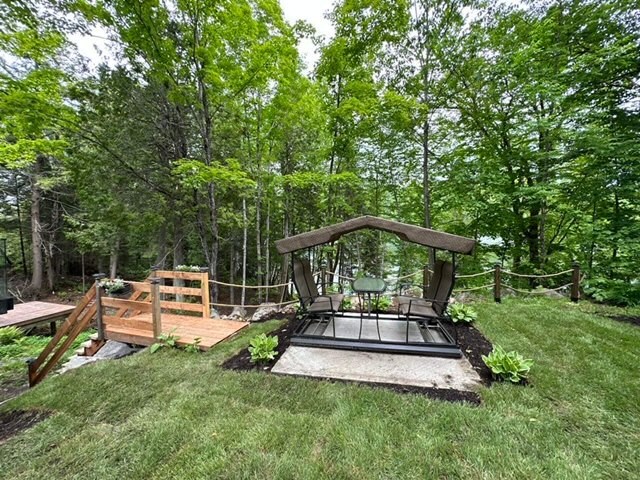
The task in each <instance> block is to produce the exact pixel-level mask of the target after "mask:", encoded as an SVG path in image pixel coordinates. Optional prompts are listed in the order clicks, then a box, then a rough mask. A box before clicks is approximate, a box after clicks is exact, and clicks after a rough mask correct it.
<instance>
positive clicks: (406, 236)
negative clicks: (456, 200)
mask: <svg viewBox="0 0 640 480" xmlns="http://www.w3.org/2000/svg"><path fill="white" fill-rule="evenodd" d="M365 228H368V229H373V230H383V231H385V232H390V233H394V234H396V235H397V236H398V237H399V238H400V239H401V240H404V241H405V242H411V243H417V244H418V245H423V246H425V247H432V248H437V249H440V250H448V251H450V252H454V253H462V254H465V255H470V254H471V253H473V248H474V247H475V244H476V241H475V240H473V239H472V238H467V237H461V236H459V235H453V234H451V233H445V232H439V231H437V230H431V229H429V228H424V227H417V226H415V225H408V224H406V223H401V222H396V221H393V220H387V219H384V218H379V217H373V216H370V215H365V216H363V217H358V218H352V219H351V220H347V221H345V222H341V223H336V224H334V225H329V226H328V227H323V228H319V229H317V230H312V231H310V232H305V233H301V234H299V235H294V236H292V237H287V238H283V239H281V240H278V241H276V248H277V250H278V252H280V253H281V254H285V253H291V252H295V251H297V250H302V249H304V248H309V247H314V246H316V245H322V244H325V243H331V242H334V241H336V240H338V239H339V238H340V237H341V236H342V235H345V234H347V233H351V232H355V231H356V230H362V229H365Z"/></svg>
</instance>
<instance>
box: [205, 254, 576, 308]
mask: <svg viewBox="0 0 640 480" xmlns="http://www.w3.org/2000/svg"><path fill="white" fill-rule="evenodd" d="M426 272H429V273H432V272H431V271H430V270H427V269H426V268H425V269H423V270H418V271H415V272H413V273H409V274H407V275H402V276H400V277H397V278H396V279H395V280H394V281H391V282H388V284H387V285H388V286H395V287H396V288H393V289H392V290H397V291H398V293H399V292H400V289H401V288H398V287H402V286H404V285H403V284H402V283H401V282H400V280H404V279H407V278H411V277H415V276H416V275H418V274H422V275H423V276H424V275H426ZM489 274H493V276H494V278H493V282H492V283H488V284H485V285H479V286H469V287H464V288H456V289H454V292H455V293H466V292H475V291H478V290H484V289H487V288H489V289H493V295H494V300H495V301H496V302H500V301H501V298H502V289H506V290H511V291H513V292H516V293H521V294H525V295H543V294H546V293H551V292H558V291H560V290H564V289H568V288H570V292H571V295H570V298H571V300H572V301H573V302H577V301H578V299H579V298H580V284H581V283H582V282H583V280H584V279H585V275H582V276H581V275H580V265H579V264H578V263H574V264H573V266H572V268H571V269H568V270H563V271H562V272H556V273H548V274H541V275H531V274H522V273H516V272H511V271H509V270H502V268H501V266H500V264H496V265H495V266H494V268H493V269H489V270H484V271H482V272H477V273H470V274H466V275H456V279H458V280H463V279H471V278H478V277H483V276H485V275H489ZM568 274H571V276H572V278H571V282H569V283H565V284H564V285H561V286H559V287H554V288H545V289H540V288H535V289H529V290H524V289H521V288H516V287H514V286H512V285H509V284H507V283H504V282H503V280H502V275H510V276H513V277H516V278H522V279H530V280H531V279H548V278H554V277H558V276H561V275H568ZM313 276H314V277H317V276H320V279H321V280H325V279H326V278H327V277H329V278H336V277H337V278H338V283H340V281H341V280H347V281H353V280H355V279H354V278H353V277H349V276H346V275H342V274H340V273H337V272H327V271H325V270H322V271H320V272H315V273H313ZM323 276H325V278H324V279H322V277H323ZM209 282H210V283H212V284H216V285H222V286H225V287H233V288H247V289H258V290H259V289H271V288H286V289H289V288H291V287H292V285H293V282H287V283H279V284H276V285H241V284H233V283H226V282H220V281H218V280H209ZM320 283H321V284H323V293H324V284H325V282H324V281H321V282H320ZM426 283H427V282H426V278H423V285H425V284H426ZM420 288H422V287H420ZM281 300H284V299H283V298H281ZM297 302H298V300H290V301H286V302H285V301H281V302H279V303H271V302H269V305H271V306H281V305H291V304H293V303H297ZM211 305H213V306H216V307H236V306H242V307H247V308H257V307H260V306H263V304H258V305H256V304H249V305H247V304H245V305H238V304H228V303H211Z"/></svg>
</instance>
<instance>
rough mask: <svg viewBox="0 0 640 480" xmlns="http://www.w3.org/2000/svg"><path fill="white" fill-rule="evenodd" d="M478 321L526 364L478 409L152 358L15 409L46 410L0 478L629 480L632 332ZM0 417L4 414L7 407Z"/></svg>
mask: <svg viewBox="0 0 640 480" xmlns="http://www.w3.org/2000/svg"><path fill="white" fill-rule="evenodd" d="M476 307H477V310H478V311H479V319H480V320H479V323H478V325H479V328H480V329H481V330H483V331H484V332H485V334H486V335H487V336H488V337H489V338H490V339H491V340H492V341H493V342H494V343H499V344H501V345H502V346H503V347H505V348H506V349H517V350H518V351H520V352H521V353H523V354H524V355H526V356H527V357H532V358H533V359H534V360H535V361H536V364H535V366H534V367H533V370H532V376H531V381H532V384H533V386H532V387H516V386H512V385H506V384H505V385H503V384H497V385H494V386H492V387H491V388H488V389H487V388H485V389H483V390H482V391H481V395H482V398H483V402H484V403H483V405H482V406H480V407H472V406H467V405H462V404H451V403H444V402H440V401H435V400H430V399H428V398H425V397H421V396H417V395H400V394H396V393H394V392H392V391H389V390H383V389H374V388H369V387H363V386H357V385H346V384H333V383H329V382H324V381H314V380H305V379H297V378H289V377H281V376H276V375H268V374H261V373H255V372H244V373H241V372H231V371H226V370H222V369H221V368H219V366H218V365H219V364H220V363H221V362H222V361H223V360H224V359H225V358H227V357H228V356H230V355H231V354H232V353H234V352H236V351H237V350H238V349H240V348H244V347H246V345H247V344H248V339H249V338H250V337H251V336H253V335H255V334H257V333H260V332H264V331H269V330H271V329H272V328H274V326H275V323H274V322H270V323H268V324H265V325H259V326H252V327H251V328H250V329H248V331H246V332H244V333H243V334H242V335H241V336H240V337H238V338H237V339H236V340H234V341H232V342H228V343H226V344H223V345H221V346H219V347H217V348H214V349H213V350H211V351H210V352H208V353H205V354H188V353H185V352H178V351H162V352H160V353H157V354H154V355H150V354H147V353H143V354H140V355H137V356H134V357H130V358H127V359H123V360H118V361H113V362H102V363H98V364H94V365H90V366H88V367H84V368H82V369H79V370H77V371H74V372H70V373H68V374H65V375H62V376H59V377H53V378H49V379H47V380H46V381H45V382H43V383H42V384H41V385H40V386H38V387H36V388H35V389H34V390H32V391H30V392H29V393H27V394H25V395H24V396H22V397H20V398H19V399H16V400H15V401H14V402H12V403H11V404H10V407H11V408H45V409H50V410H53V411H54V412H55V414H54V415H53V416H51V417H49V418H48V419H47V420H45V421H43V422H42V423H40V424H38V425H37V426H36V427H34V428H32V429H31V430H28V431H26V432H24V433H22V434H21V435H19V436H17V437H14V438H13V439H11V440H10V441H9V442H8V443H6V444H4V445H2V446H0V464H2V469H1V471H0V477H1V478H12V479H19V478H44V477H47V478H141V479H142V478H145V479H147V478H420V479H422V478H458V477H463V478H616V479H618V478H634V476H635V475H636V474H637V472H638V471H640V460H639V456H638V454H637V452H638V451H639V447H640V406H639V403H638V398H640V361H639V360H640V359H639V358H638V355H639V350H640V329H639V328H637V327H635V326H633V325H629V324H623V323H619V322H615V321H612V320H610V319H607V318H604V317H602V316H599V315H598V313H597V311H596V310H594V309H593V308H591V307H588V306H586V304H580V305H573V304H570V303H569V302H566V301H558V300H549V299H541V300H532V301H527V300H522V299H514V300H512V299H509V300H507V301H505V302H504V303H503V304H501V305H495V304H491V303H482V304H479V305H476ZM4 409H6V407H5V408H4Z"/></svg>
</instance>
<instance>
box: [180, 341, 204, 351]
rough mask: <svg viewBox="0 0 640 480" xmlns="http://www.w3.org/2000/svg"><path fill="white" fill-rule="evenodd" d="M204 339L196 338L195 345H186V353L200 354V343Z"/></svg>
mask: <svg viewBox="0 0 640 480" xmlns="http://www.w3.org/2000/svg"><path fill="white" fill-rule="evenodd" d="M201 341H202V339H201V338H200V337H196V338H195V339H194V341H193V343H190V344H188V345H185V347H184V351H185V352H187V353H199V352H200V342H201Z"/></svg>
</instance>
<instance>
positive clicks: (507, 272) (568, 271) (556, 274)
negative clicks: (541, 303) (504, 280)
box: [489, 269, 573, 278]
mask: <svg viewBox="0 0 640 480" xmlns="http://www.w3.org/2000/svg"><path fill="white" fill-rule="evenodd" d="M489 271H490V272H493V270H489ZM571 272H573V269H570V270H565V271H564V272H558V273H549V274H547V275H524V274H522V273H515V272H510V271H508V270H502V273H504V274H506V275H513V276H514V277H521V278H551V277H557V276H559V275H566V274H567V273H571Z"/></svg>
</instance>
